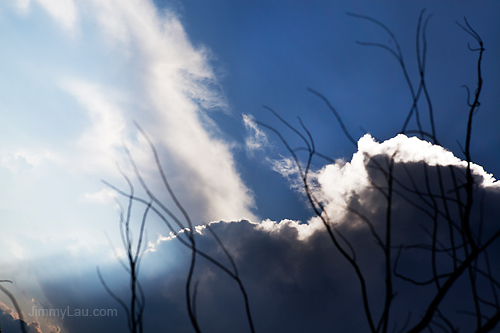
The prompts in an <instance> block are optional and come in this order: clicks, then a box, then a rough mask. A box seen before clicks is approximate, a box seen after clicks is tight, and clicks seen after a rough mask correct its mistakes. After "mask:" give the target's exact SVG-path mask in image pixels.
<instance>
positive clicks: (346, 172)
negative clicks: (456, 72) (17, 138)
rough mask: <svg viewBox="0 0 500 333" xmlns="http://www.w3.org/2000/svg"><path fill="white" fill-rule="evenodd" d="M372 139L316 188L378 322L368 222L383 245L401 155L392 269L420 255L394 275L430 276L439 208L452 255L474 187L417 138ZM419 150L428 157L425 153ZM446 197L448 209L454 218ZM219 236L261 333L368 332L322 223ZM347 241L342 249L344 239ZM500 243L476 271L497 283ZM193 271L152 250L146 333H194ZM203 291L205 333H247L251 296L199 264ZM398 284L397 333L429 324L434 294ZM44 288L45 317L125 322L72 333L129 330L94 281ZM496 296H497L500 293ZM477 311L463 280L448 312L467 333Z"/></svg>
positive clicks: (171, 247) (113, 280) (243, 228)
mask: <svg viewBox="0 0 500 333" xmlns="http://www.w3.org/2000/svg"><path fill="white" fill-rule="evenodd" d="M366 140H368V139H366ZM366 140H365V141H364V143H363V142H361V144H360V147H359V152H358V153H356V154H355V155H354V156H353V158H352V160H351V161H349V162H337V163H336V164H333V165H330V166H327V167H325V168H324V169H322V170H320V171H318V172H317V173H315V174H314V175H313V180H314V179H317V180H318V183H317V186H316V187H314V189H315V194H316V195H317V196H318V197H319V198H321V199H322V200H323V203H324V204H325V206H326V209H327V211H328V213H329V214H330V217H331V220H332V221H333V222H332V226H333V225H335V227H336V235H337V239H339V243H340V244H341V246H342V247H343V248H344V249H346V251H347V252H348V253H349V254H351V255H352V253H353V252H352V251H354V252H355V254H356V262H357V264H358V265H359V268H360V270H361V272H362V274H363V277H364V280H365V282H366V287H367V290H368V297H369V304H370V308H371V311H372V315H373V317H374V318H375V319H376V320H378V318H380V316H381V313H382V309H383V304H384V296H385V289H384V286H385V278H386V276H385V266H384V260H385V259H384V252H383V251H382V249H381V247H380V246H379V245H378V244H377V241H376V237H375V236H374V234H373V232H372V231H371V229H370V228H369V226H368V223H367V221H369V222H370V224H371V225H372V227H373V230H374V232H376V233H377V235H378V237H380V239H382V240H385V230H386V229H385V225H386V217H387V215H386V214H387V198H386V197H385V196H384V194H382V192H383V191H385V192H387V186H388V185H387V184H388V183H387V173H388V170H389V165H390V157H391V156H394V166H393V173H392V175H393V178H394V185H393V189H394V192H393V199H392V209H391V214H392V240H393V251H392V252H391V254H392V263H393V267H394V264H395V258H396V256H397V254H398V248H399V246H400V245H410V246H413V247H408V248H404V249H403V250H402V252H401V256H400V259H399V262H398V265H397V267H396V270H395V271H396V272H397V273H398V274H401V275H403V276H405V277H408V278H411V279H413V280H416V281H426V280H429V279H430V278H431V277H432V265H431V263H432V255H431V251H429V250H428V248H429V247H430V246H431V244H432V238H431V236H430V235H429V232H430V231H432V228H433V226H434V218H433V216H432V212H433V209H432V208H433V205H437V207H438V208H439V212H440V214H441V215H439V216H438V217H437V219H436V221H437V223H438V226H437V229H436V235H437V238H438V239H439V242H440V243H437V245H436V246H437V247H438V248H443V247H444V248H446V247H449V243H450V242H451V240H450V236H449V235H450V234H449V226H450V225H449V223H448V220H451V221H459V217H460V214H463V207H462V212H461V208H460V207H461V206H460V205H457V198H458V196H461V199H460V200H464V198H465V194H464V193H465V192H464V189H463V186H461V185H462V184H463V183H464V182H465V164H464V163H463V162H462V161H460V160H459V159H457V158H456V157H454V156H453V155H450V154H451V153H448V152H446V151H445V150H443V149H442V148H440V147H437V146H432V145H429V144H428V143H425V142H422V141H420V140H418V139H417V140H415V139H409V138H406V137H399V138H398V139H393V140H392V141H386V142H384V143H381V144H378V143H376V142H374V141H373V140H371V139H369V140H368V141H366ZM419 145H422V147H426V148H425V149H421V148H422V147H421V146H419ZM369 152H371V154H369ZM394 152H396V155H394ZM473 171H474V180H475V185H474V198H473V199H474V206H473V210H472V213H471V227H472V229H473V233H474V235H475V237H476V239H477V240H478V242H484V241H485V240H486V239H487V238H488V237H489V236H491V235H492V234H493V233H494V232H495V231H496V230H497V229H498V222H497V220H496V219H495V218H496V216H498V214H499V208H498V202H500V187H499V186H498V183H495V182H494V179H493V178H492V177H491V175H488V174H487V173H486V172H484V170H482V168H480V167H479V166H473ZM455 188H458V191H456V190H455ZM429 194H432V195H429ZM443 196H445V197H447V198H448V200H447V206H446V207H447V208H446V209H447V210H448V214H447V215H446V214H445V213H444V212H445V210H446V209H445V206H444V201H443V199H442V197H443ZM429 213H431V214H430V215H429ZM361 216H362V217H363V218H361ZM446 216H448V217H449V218H448V219H447V218H446ZM455 223H456V222H455ZM211 228H212V230H213V231H215V233H216V234H217V235H218V236H219V238H220V239H221V240H222V242H223V243H224V244H225V246H226V248H227V250H228V251H229V253H231V254H232V256H233V258H234V260H235V262H236V265H237V267H238V271H239V274H240V277H241V280H242V281H243V283H244V285H245V288H246V291H247V293H248V296H249V301H250V305H251V310H252V316H253V320H254V323H255V328H256V330H257V331H259V332H306V331H328V330H335V331H339V332H365V331H368V330H369V327H368V324H367V320H366V315H365V313H364V308H363V303H362V295H361V289H360V282H359V280H358V278H357V276H356V274H355V271H354V269H353V267H352V266H351V265H349V263H348V262H347V260H346V259H345V258H344V257H343V256H342V255H341V254H340V252H339V251H338V250H337V249H336V248H335V246H334V244H333V242H332V240H331V239H330V237H329V235H328V233H327V232H326V228H325V227H324V226H323V225H322V224H321V221H319V220H318V218H312V219H311V220H310V221H308V222H307V223H300V222H297V221H290V220H283V221H281V222H272V221H269V220H267V221H263V222H262V223H253V222H250V221H248V220H241V221H237V222H223V221H221V222H214V223H211ZM457 228H460V226H459V225H456V224H455V225H452V229H457ZM337 231H338V233H337ZM339 233H340V234H342V236H343V237H344V238H345V240H342V239H340V238H339ZM453 234H454V236H455V240H454V241H455V242H456V244H458V245H459V246H458V247H457V252H460V251H462V250H463V248H462V247H461V246H460V244H461V243H462V241H463V240H462V239H460V235H459V233H458V232H456V231H454V233H453ZM196 237H197V246H198V248H199V249H200V250H202V251H203V252H204V253H206V254H208V255H210V256H211V257H212V258H214V259H216V260H218V261H219V262H220V263H221V264H223V265H224V266H225V267H227V268H228V269H230V270H231V269H232V268H231V264H230V262H229V260H228V259H227V257H226V256H225V254H224V252H223V250H222V248H221V247H220V246H219V245H218V244H217V242H216V241H215V239H214V238H213V236H211V234H210V233H209V232H208V230H207V229H204V228H199V233H198V234H197V235H196ZM346 242H349V244H350V246H351V247H352V249H353V250H350V249H349V247H348V246H347V245H346V244H347V243H346ZM499 243H500V242H499V241H497V242H496V243H493V245H492V246H491V247H490V248H489V260H490V263H491V265H490V267H489V268H487V265H486V262H485V260H486V259H485V258H484V257H482V258H481V259H480V260H479V261H478V265H479V266H478V267H480V268H481V269H483V272H484V271H486V270H487V269H490V270H491V275H492V276H498V275H499V274H500V269H499V267H498V265H494V264H493V263H494V262H495V260H496V259H497V258H498V253H499V251H500V244H499ZM460 253H461V252H460ZM459 257H461V255H460V256H459ZM435 261H436V265H435V266H436V267H437V270H438V273H439V274H444V273H446V272H448V271H449V270H450V269H451V268H452V260H451V259H450V251H447V252H446V251H441V252H438V253H437V254H436V256H435ZM189 262H190V251H189V249H188V248H186V247H184V246H183V245H182V244H180V242H178V241H177V239H175V238H168V239H167V238H163V239H161V240H159V241H158V242H157V243H156V244H155V245H154V250H153V251H149V252H147V253H145V255H144V257H143V261H142V264H141V275H140V280H141V283H142V285H143V288H144V290H145V294H146V310H145V314H144V320H145V322H144V328H145V330H146V331H151V332H155V331H173V332H192V331H193V329H192V327H191V324H190V322H189V318H188V315H187V309H186V301H185V284H186V278H187V273H188V268H189V267H188V265H189ZM481 274H482V273H477V274H476V276H477V277H476V278H477V281H478V285H477V291H478V293H479V294H480V295H481V296H482V297H483V298H484V300H485V301H487V302H495V299H494V298H495V297H494V296H493V294H492V291H491V290H492V284H491V283H489V280H488V279H486V278H484V276H482V275H481ZM103 275H104V276H105V278H106V280H107V281H108V283H109V284H110V287H111V288H112V289H113V291H114V292H115V293H116V294H117V295H119V296H120V297H122V299H124V300H127V299H128V295H129V290H128V282H127V275H126V273H125V272H124V271H122V270H121V268H120V267H119V266H118V265H116V266H113V267H103ZM194 281H198V283H199V285H198V286H199V287H198V293H197V302H196V303H197V307H196V309H197V310H196V312H197V318H198V321H199V324H200V327H201V329H202V331H204V332H243V331H245V330H248V322H247V318H246V315H245V308H244V301H243V297H242V294H241V292H240V290H239V288H238V285H237V283H236V282H235V281H234V280H232V279H231V278H230V277H229V276H228V275H227V274H226V273H225V272H223V271H222V270H221V269H220V268H218V267H216V266H215V265H213V264H212V263H210V262H208V261H207V260H206V259H204V258H202V257H200V256H198V259H197V264H196V270H195V279H194ZM393 285H394V295H395V297H394V301H393V307H392V311H391V317H390V318H391V319H390V321H391V325H390V330H392V329H394V328H396V330H397V329H399V328H401V327H402V326H403V325H404V323H405V322H406V321H407V319H408V323H409V325H410V326H411V325H414V324H415V323H416V322H417V321H418V320H419V318H421V316H422V314H423V313H424V310H425V309H426V307H427V305H428V304H429V302H430V301H431V300H432V298H433V297H434V294H435V292H436V285H435V284H434V283H430V284H428V285H425V286H418V285H414V284H412V283H410V282H408V281H405V280H404V279H401V278H397V277H394V276H393ZM42 286H43V291H44V293H45V295H46V297H47V300H48V302H49V303H50V305H47V307H49V306H51V307H54V308H66V307H70V308H71V309H77V308H84V309H102V308H117V309H118V316H116V317H100V318H97V317H92V318H90V317H74V316H73V317H65V318H64V319H63V320H62V322H63V324H64V327H65V328H66V329H67V331H68V332H71V333H75V332H89V331H93V332H108V331H117V330H118V331H125V330H126V317H125V313H124V312H123V310H122V309H121V308H120V307H119V305H118V304H117V303H116V302H115V301H114V300H113V299H111V297H110V296H109V295H107V294H106V292H105V291H104V289H103V288H102V286H100V283H99V281H98V279H97V276H96V274H95V272H84V273H82V274H80V275H75V276H73V277H70V278H68V277H64V279H62V280H61V281H51V282H47V281H45V282H43V283H42ZM493 289H495V292H498V288H497V287H493ZM471 300H472V299H471V288H470V282H469V278H468V274H464V275H463V276H462V278H460V279H459V280H458V281H457V282H456V283H455V284H454V286H453V287H452V289H451V290H450V292H449V293H448V295H447V296H446V298H445V299H444V300H443V302H442V305H441V307H440V310H441V312H442V313H443V315H444V316H446V318H448V319H449V320H452V321H453V322H454V324H455V325H456V326H457V327H459V328H461V330H463V331H471V330H473V329H474V327H475V326H474V325H475V317H474V316H470V315H468V314H467V313H468V312H471V311H474V308H473V303H472V302H471ZM491 311H492V309H491V308H488V307H487V306H484V312H483V313H484V314H485V315H487V316H489V315H491ZM438 324H439V321H438Z"/></svg>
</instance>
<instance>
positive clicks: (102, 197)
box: [80, 187, 118, 204]
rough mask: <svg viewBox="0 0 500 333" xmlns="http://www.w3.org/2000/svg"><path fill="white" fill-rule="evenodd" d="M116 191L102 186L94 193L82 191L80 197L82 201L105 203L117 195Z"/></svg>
mask: <svg viewBox="0 0 500 333" xmlns="http://www.w3.org/2000/svg"><path fill="white" fill-rule="evenodd" d="M117 195H118V194H117V193H116V192H115V191H113V190H112V189H110V188H108V187H103V188H102V189H100V190H99V191H97V192H95V193H84V194H83V196H82V197H81V198H80V200H81V201H82V202H89V203H96V204H107V203H109V202H111V201H113V200H114V198H116V197H117Z"/></svg>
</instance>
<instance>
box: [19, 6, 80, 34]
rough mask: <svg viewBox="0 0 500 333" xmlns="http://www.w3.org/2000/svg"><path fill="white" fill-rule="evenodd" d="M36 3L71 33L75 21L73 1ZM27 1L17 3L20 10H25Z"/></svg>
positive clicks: (75, 11)
mask: <svg viewBox="0 0 500 333" xmlns="http://www.w3.org/2000/svg"><path fill="white" fill-rule="evenodd" d="M35 1H36V2H38V3H39V4H40V5H41V6H42V7H43V8H44V9H45V10H46V11H47V12H48V13H49V14H50V15H51V16H52V17H53V18H54V19H55V20H56V21H57V22H58V23H59V24H61V25H62V26H63V27H64V29H66V30H68V31H71V30H73V29H74V27H75V24H76V21H77V9H76V6H75V3H74V2H73V0H35ZM28 5H29V1H18V6H19V7H20V8H26V7H27V6H28Z"/></svg>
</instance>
